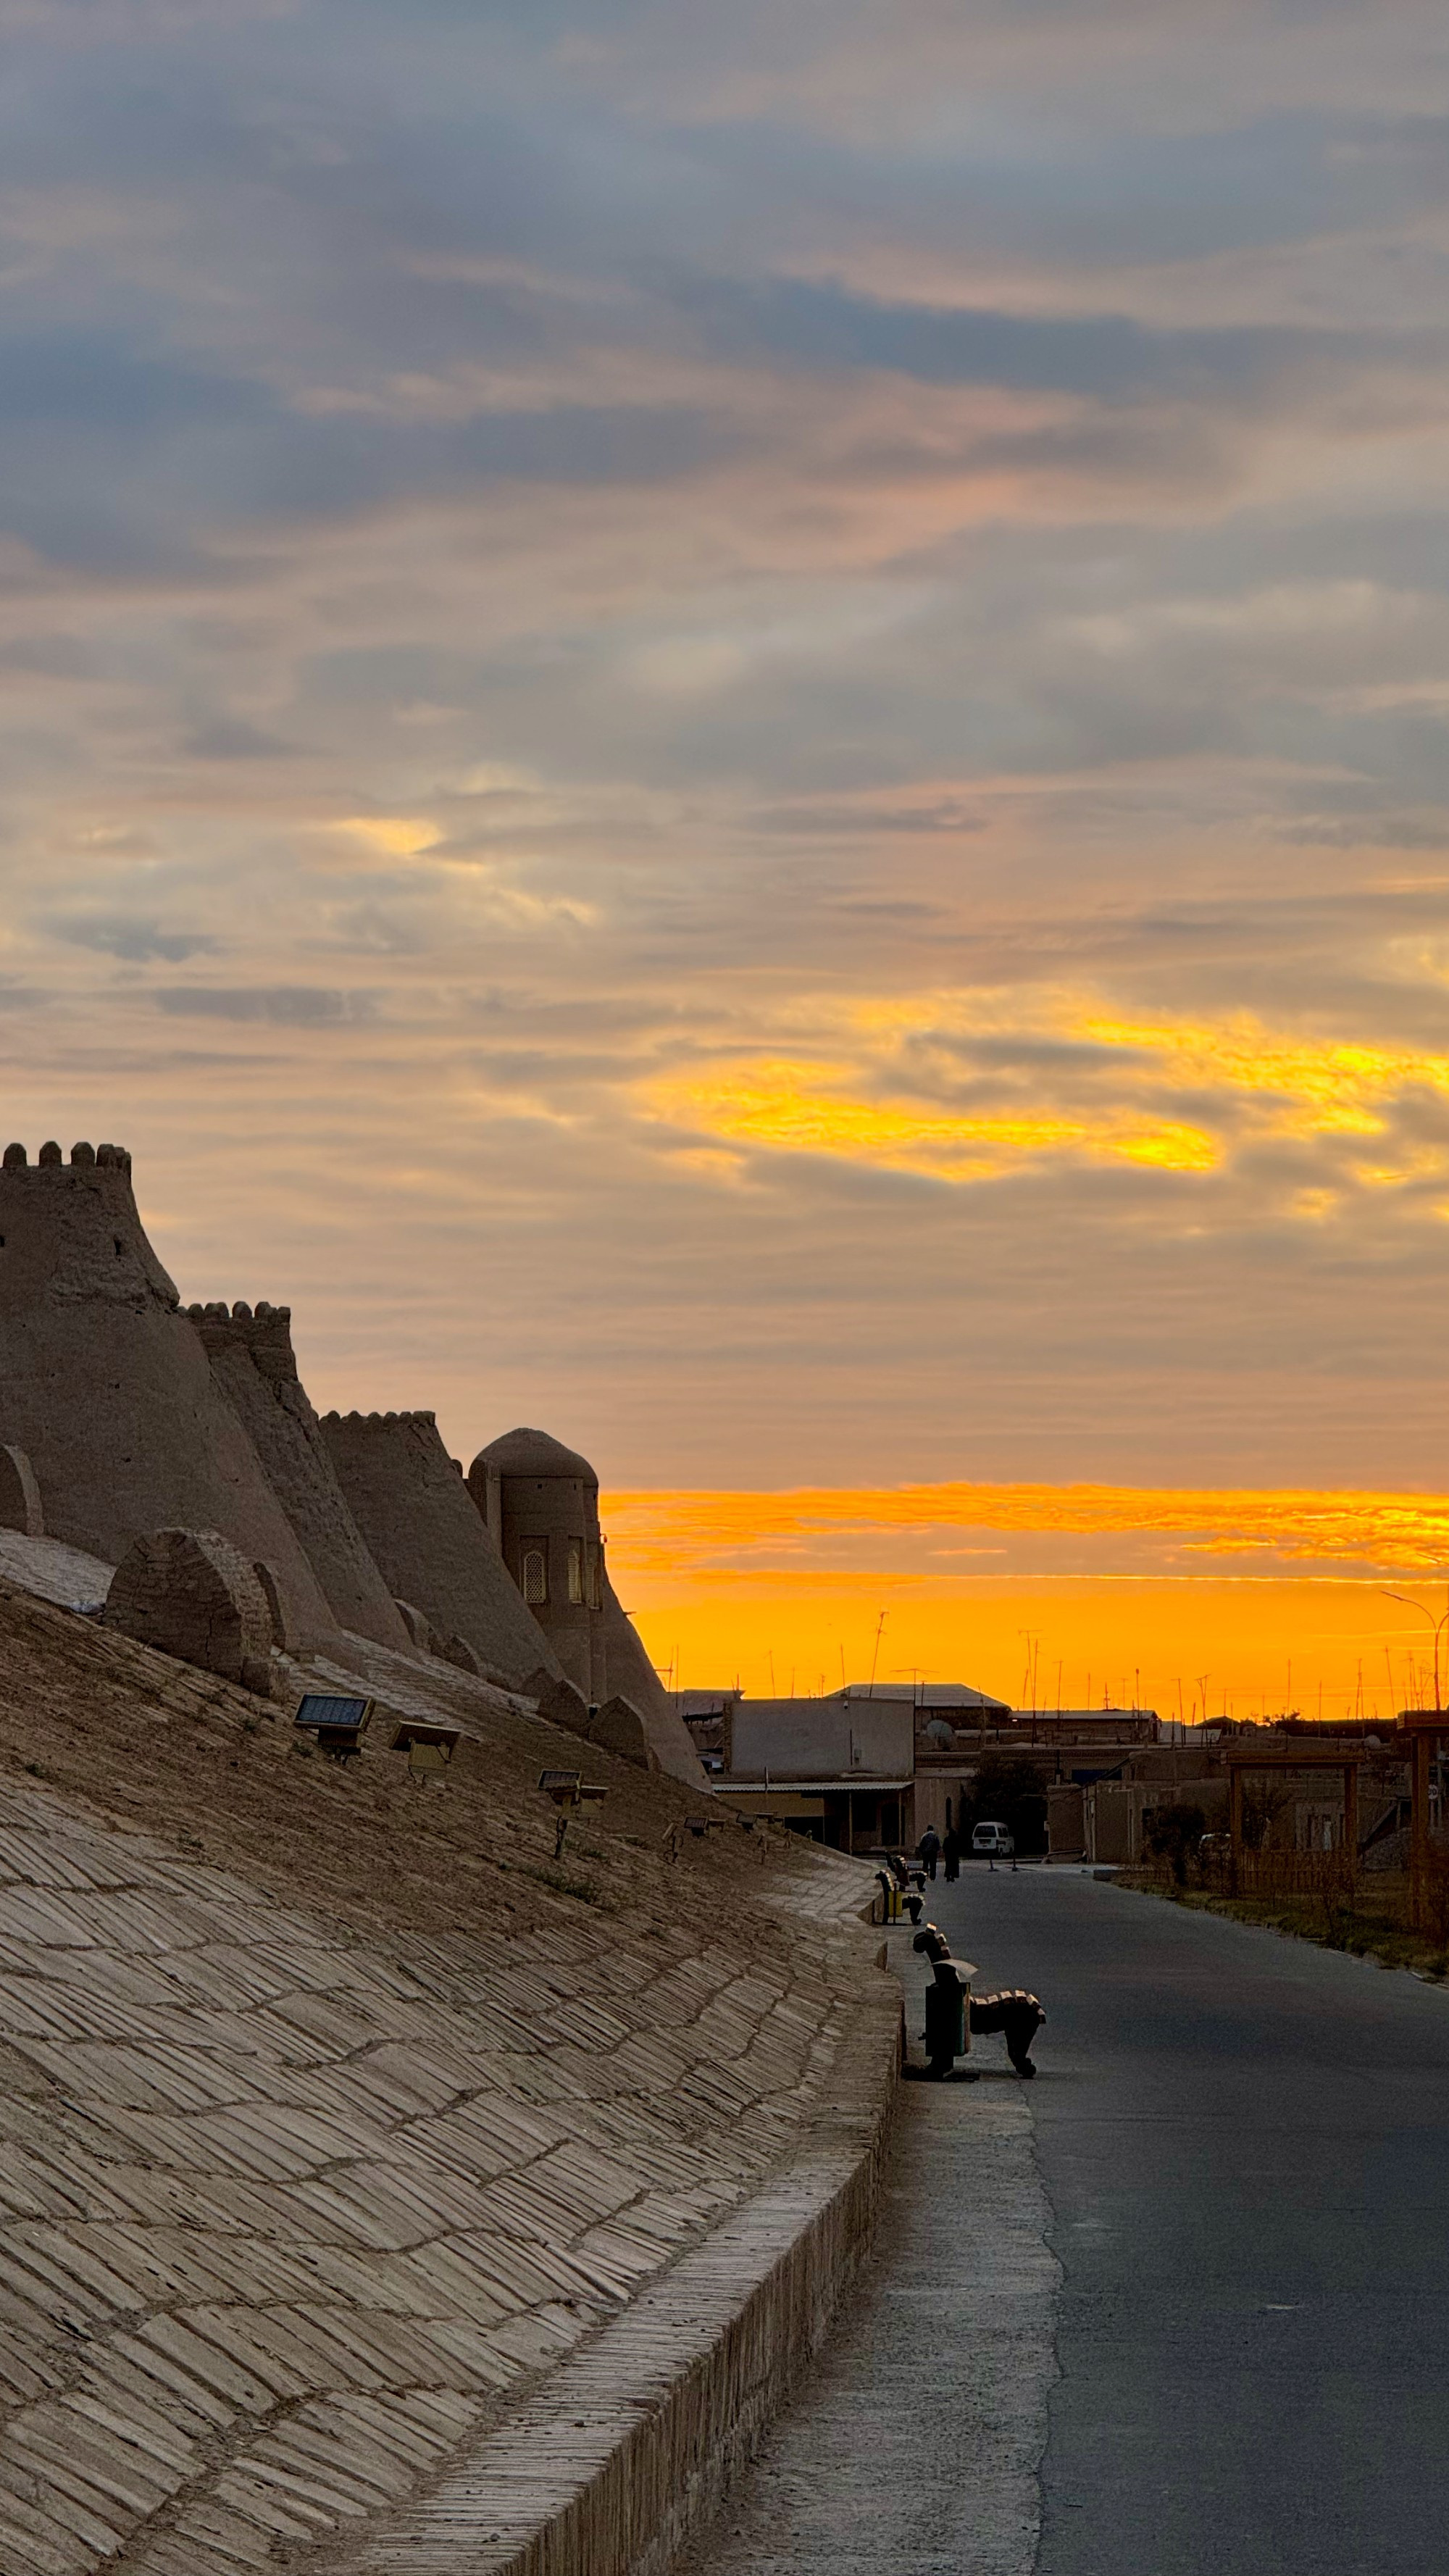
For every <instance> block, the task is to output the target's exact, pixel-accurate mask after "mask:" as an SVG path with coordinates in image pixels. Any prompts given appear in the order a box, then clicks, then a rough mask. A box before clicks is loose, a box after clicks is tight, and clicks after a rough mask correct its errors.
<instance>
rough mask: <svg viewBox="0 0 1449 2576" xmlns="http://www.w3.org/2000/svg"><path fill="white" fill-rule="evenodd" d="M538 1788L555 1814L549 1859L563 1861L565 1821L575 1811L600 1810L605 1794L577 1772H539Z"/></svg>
mask: <svg viewBox="0 0 1449 2576" xmlns="http://www.w3.org/2000/svg"><path fill="white" fill-rule="evenodd" d="M538 1785H539V1787H540V1789H541V1790H542V1791H543V1794H544V1796H545V1797H546V1798H552V1800H553V1803H554V1805H555V1806H556V1807H557V1809H558V1811H559V1819H558V1823H557V1825H556V1826H555V1828H554V1837H553V1856H554V1859H555V1860H561V1859H562V1858H563V1847H564V1842H565V1840H566V1838H567V1835H568V1829H569V1818H570V1816H571V1814H572V1813H573V1810H574V1809H575V1808H576V1807H601V1806H602V1805H603V1803H604V1800H605V1799H606V1798H607V1796H608V1794H609V1792H608V1788H607V1786H606V1785H605V1783H604V1782H603V1781H602V1780H586V1779H585V1778H584V1776H583V1773H582V1772H581V1771H540V1773H539V1775H538Z"/></svg>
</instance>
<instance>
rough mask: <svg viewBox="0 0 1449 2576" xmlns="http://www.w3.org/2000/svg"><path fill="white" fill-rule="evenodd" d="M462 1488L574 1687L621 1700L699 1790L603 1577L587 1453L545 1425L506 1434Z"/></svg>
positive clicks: (655, 1751)
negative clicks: (570, 1446) (569, 1446)
mask: <svg viewBox="0 0 1449 2576" xmlns="http://www.w3.org/2000/svg"><path fill="white" fill-rule="evenodd" d="M468 1486H469V1490H470V1492H471V1494H472V1496H473V1500H474V1502H475V1503H476V1504H477V1506H478V1509H479V1511H480V1512H481V1513H482V1515H483V1517H484V1519H485V1520H486V1521H487V1523H488V1527H489V1529H490V1530H491V1531H492V1533H493V1536H494V1538H495V1539H496V1540H497V1543H498V1548H499V1552H500V1554H501V1555H502V1558H503V1562H504V1564H505V1565H506V1566H507V1568H508V1571H509V1573H510V1574H511V1575H512V1577H513V1580H514V1582H515V1583H516V1584H517V1586H518V1589H519V1591H520V1592H521V1593H522V1595H523V1599H524V1603H525V1606H526V1607H527V1608H528V1609H529V1610H530V1611H531V1612H532V1614H533V1616H534V1618H535V1619H536V1620H537V1621H538V1624H539V1626H540V1627H541V1628H542V1630H543V1632H544V1634H545V1636H546V1637H547V1638H548V1640H549V1643H550V1645H551V1646H552V1647H553V1649H554V1652H555V1654H556V1655H557V1656H558V1659H559V1662H560V1663H561V1664H562V1666H563V1668H564V1672H565V1674H566V1675H567V1678H568V1679H569V1680H570V1681H571V1682H572V1683H573V1686H574V1688H575V1690H577V1691H578V1692H580V1693H581V1694H582V1696H583V1698H584V1699H585V1700H586V1701H588V1702H589V1703H590V1704H591V1705H597V1706H600V1707H602V1706H603V1704H604V1703H605V1701H607V1700H608V1699H609V1698H611V1697H615V1698H619V1699H623V1700H627V1701H628V1703H629V1705H630V1706H631V1707H632V1708H633V1709H634V1710H636V1711H637V1713H638V1716H639V1717H640V1719H641V1721H642V1723H643V1727H644V1733H645V1737H646V1740H647V1742H648V1745H649V1749H650V1752H651V1753H652V1755H653V1757H654V1759H655V1760H656V1761H657V1762H658V1763H659V1766H660V1768H661V1770H664V1771H669V1772H672V1773H673V1774H674V1777H675V1778H676V1779H679V1780H687V1781H689V1783H690V1785H691V1786H692V1787H696V1788H697V1787H699V1786H700V1785H701V1784H702V1782H703V1779H704V1773H703V1769H702V1767H701V1764H700V1759H699V1755H698V1753H697V1752H696V1750H695V1747H694V1743H693V1741H692V1739H691V1737H690V1733H689V1729H688V1727H687V1726H686V1725H685V1723H684V1720H683V1718H682V1717H681V1716H680V1715H679V1713H678V1711H677V1710H676V1708H675V1706H674V1703H673V1701H672V1700H671V1699H670V1696H669V1693H668V1692H667V1691H666V1690H665V1688H664V1686H663V1684H662V1683H661V1681H660V1679H659V1676H658V1674H657V1673H656V1672H655V1670H654V1667H653V1665H652V1664H651V1663H650V1661H649V1658H648V1656H647V1654H646V1653H645V1651H644V1647H643V1643H642V1641H641V1639H640V1637H639V1635H638V1632H637V1631H636V1630H635V1629H634V1628H633V1627H632V1626H631V1625H630V1622H629V1619H628V1617H627V1615H626V1614H625V1612H624V1610H623V1608H622V1607H621V1605H620V1603H619V1600H618V1598H617V1596H616V1594H615V1591H614V1587H613V1585H612V1584H611V1583H610V1581H609V1574H608V1568H607V1566H606V1565H605V1563H604V1542H603V1539H602V1537H601V1536H600V1532H599V1480H598V1477H597V1476H596V1475H595V1473H594V1470H593V1468H592V1467H591V1466H590V1465H589V1462H588V1460H587V1458H581V1457H580V1456H579V1453H578V1451H577V1450H576V1449H566V1448H565V1447H564V1445H563V1442H562V1441H561V1440H554V1439H552V1438H551V1437H550V1436H549V1434H548V1432H546V1431H530V1430H522V1429H521V1430H517V1431H505V1432H504V1433H503V1434H502V1436H501V1438H500V1439H497V1440H490V1441H489V1443H488V1446H487V1448H486V1449H480V1450H479V1452H478V1455H477V1457H476V1458H475V1459H474V1461H473V1464H472V1466H471V1467H470V1469H469V1471H468Z"/></svg>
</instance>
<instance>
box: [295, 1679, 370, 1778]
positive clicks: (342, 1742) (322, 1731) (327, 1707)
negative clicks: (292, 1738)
mask: <svg viewBox="0 0 1449 2576" xmlns="http://www.w3.org/2000/svg"><path fill="white" fill-rule="evenodd" d="M372 1709H373V1703H372V1701H371V1700H370V1699H348V1698H345V1697H343V1696H342V1695H341V1694H340V1693H338V1692H332V1691H304V1692H303V1694H302V1697H301V1699H300V1700H299V1702H298V1704H297V1714H296V1716H295V1717H294V1718H293V1720H292V1724H293V1726H294V1727H298V1726H300V1727H301V1728H302V1729H303V1730H304V1732H305V1733H308V1734H311V1735H315V1736H316V1738H317V1750H318V1752H319V1753H325V1754H326V1755H327V1757H328V1760H329V1761H332V1762H350V1761H351V1760H352V1759H353V1758H354V1756H355V1755H357V1754H359V1753H360V1752H361V1751H362V1739H363V1736H364V1735H365V1734H366V1732H367V1724H368V1720H369V1718H370V1717H371V1715H372Z"/></svg>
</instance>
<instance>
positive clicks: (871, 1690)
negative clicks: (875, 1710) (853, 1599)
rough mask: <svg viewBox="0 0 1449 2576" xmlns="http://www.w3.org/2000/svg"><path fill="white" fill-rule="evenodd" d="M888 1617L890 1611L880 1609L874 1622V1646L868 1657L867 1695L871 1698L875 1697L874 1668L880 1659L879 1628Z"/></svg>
mask: <svg viewBox="0 0 1449 2576" xmlns="http://www.w3.org/2000/svg"><path fill="white" fill-rule="evenodd" d="M889 1617H890V1612H889V1611H888V1610H882V1612H881V1614H880V1617H879V1618H878V1619H877V1621H876V1623H875V1647H874V1651H873V1652H872V1655H871V1659H870V1681H869V1684H868V1687H867V1695H868V1697H869V1698H871V1699H874V1697H875V1668H876V1665H877V1664H878V1662H879V1661H880V1638H881V1630H882V1629H883V1628H884V1626H885V1623H886V1621H887V1619H888V1618H889Z"/></svg>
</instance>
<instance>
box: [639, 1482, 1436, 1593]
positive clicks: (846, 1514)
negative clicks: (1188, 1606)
mask: <svg viewBox="0 0 1449 2576" xmlns="http://www.w3.org/2000/svg"><path fill="white" fill-rule="evenodd" d="M608 1522H609V1530H610V1537H611V1542H612V1543H613V1544H614V1545H615V1546H616V1547H617V1548H618V1549H619V1550H620V1552H621V1554H624V1555H626V1556H627V1559H628V1562H629V1564H630V1565H631V1566H632V1567H634V1568H636V1569H637V1570H638V1571H639V1572H641V1573H662V1572H665V1571H668V1572H670V1573H674V1574H678V1573H683V1572H686V1571H694V1570H701V1571H702V1570H704V1569H706V1568H710V1567H722V1566H727V1565H730V1564H737V1563H738V1562H739V1561H740V1559H741V1558H742V1557H743V1558H746V1559H748V1560H749V1561H750V1562H751V1563H753V1564H755V1565H764V1564H768V1563H770V1562H772V1561H773V1562H774V1563H775V1564H776V1565H780V1566H786V1567H788V1566H790V1565H793V1564H797V1563H799V1562H800V1561H801V1560H802V1558H804V1557H807V1556H808V1557H809V1559H810V1560H811V1561H812V1562H813V1563H815V1564H817V1565H821V1566H825V1565H828V1564H829V1563H830V1562H831V1558H832V1553H833V1554H834V1559H835V1562H836V1563H837V1564H843V1563H845V1562H846V1561H847V1559H846V1556H845V1550H846V1549H847V1547H848V1549H849V1560H848V1561H849V1562H851V1563H852V1564H854V1563H856V1562H858V1560H859V1555H860V1545H861V1542H870V1541H872V1540H878V1541H881V1542H894V1541H896V1540H898V1539H900V1538H901V1537H902V1536H908V1537H925V1536H927V1535H929V1534H931V1533H933V1532H936V1531H963V1530H969V1531H973V1532H976V1531H981V1530H990V1531H997V1532H1006V1533H1009V1534H1011V1535H1015V1536H1020V1535H1021V1534H1023V1533H1031V1534H1037V1533H1051V1534H1052V1535H1053V1536H1061V1535H1063V1534H1065V1535H1068V1536H1079V1537H1084V1538H1085V1537H1090V1538H1094V1539H1101V1538H1106V1539H1114V1538H1115V1539H1120V1540H1123V1541H1127V1540H1129V1539H1130V1540H1138V1539H1142V1538H1149V1539H1156V1540H1163V1541H1170V1542H1172V1544H1173V1546H1174V1549H1176V1550H1182V1551H1186V1552H1187V1553H1189V1554H1191V1555H1196V1556H1204V1557H1214V1556H1227V1555H1237V1556H1242V1555H1252V1554H1257V1553H1259V1552H1262V1551H1267V1552H1268V1553H1270V1554H1271V1555H1273V1556H1275V1557H1277V1558H1279V1559H1280V1560H1282V1561H1283V1562H1285V1563H1294V1562H1310V1561H1311V1562H1315V1563H1318V1564H1321V1565H1324V1566H1338V1567H1342V1566H1345V1565H1353V1566H1356V1567H1357V1566H1366V1565H1372V1566H1381V1567H1386V1568H1389V1569H1393V1570H1401V1571H1404V1572H1406V1573H1422V1572H1424V1571H1426V1570H1428V1569H1431V1568H1438V1567H1441V1566H1449V1496H1446V1495H1434V1494H1393V1493H1354V1492H1343V1493H1335V1492H1327V1493H1320V1492H1315V1491H1312V1490H1306V1489H1305V1490H1300V1489H1289V1490H1285V1491H1283V1492H1272V1491H1263V1490H1260V1489H1257V1488H1246V1489H1244V1490H1242V1491H1223V1490H1217V1489H1208V1490H1203V1489H1198V1488H1195V1487H1190V1486H1184V1487H1158V1486H1150V1487H1147V1486H1116V1485H975V1484H943V1485H892V1486H883V1487H865V1488H860V1489H852V1488H848V1487H837V1486H808V1487H801V1488H799V1489H797V1490H794V1491H790V1492H784V1493H744V1492H738V1491H734V1492H717V1493H708V1492H653V1493H651V1492H631V1493H616V1494H612V1495H611V1496H610V1497H609V1505H608Z"/></svg>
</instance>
